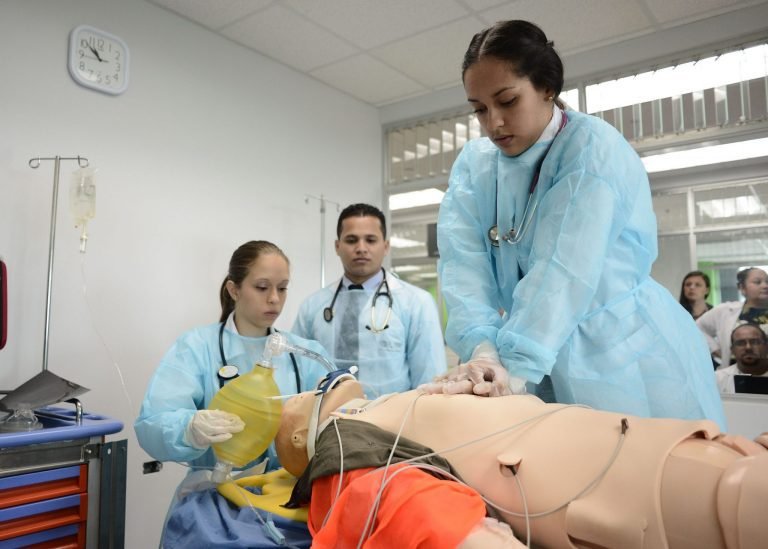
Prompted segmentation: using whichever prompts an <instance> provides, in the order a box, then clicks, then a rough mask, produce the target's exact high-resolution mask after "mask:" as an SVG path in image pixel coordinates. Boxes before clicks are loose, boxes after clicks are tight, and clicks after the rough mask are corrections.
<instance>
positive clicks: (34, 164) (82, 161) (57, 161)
mask: <svg viewBox="0 0 768 549" xmlns="http://www.w3.org/2000/svg"><path fill="white" fill-rule="evenodd" d="M43 160H53V200H52V204H51V233H50V236H49V237H48V284H47V286H46V290H45V337H44V339H43V371H46V370H47V369H48V339H49V335H50V328H51V286H52V283H53V250H54V243H55V242H56V205H57V204H58V201H59V171H60V166H61V161H62V160H77V165H78V166H79V167H81V168H87V167H88V159H87V158H85V157H83V156H79V155H78V156H52V157H46V158H43V157H40V156H36V157H35V158H31V159H30V160H29V167H30V168H32V169H33V170H36V169H37V168H39V167H40V162H41V161H43Z"/></svg>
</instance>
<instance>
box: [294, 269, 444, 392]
mask: <svg viewBox="0 0 768 549" xmlns="http://www.w3.org/2000/svg"><path fill="white" fill-rule="evenodd" d="M338 283H339V281H338V280H336V281H335V282H334V283H332V284H330V285H328V286H326V287H325V288H323V289H321V290H319V291H317V292H315V293H314V294H312V295H311V296H309V297H308V298H307V299H305V300H304V302H303V303H302V304H301V307H300V308H299V313H298V315H297V317H296V321H295V322H294V325H293V332H294V333H296V334H299V335H301V336H303V337H306V338H310V339H314V340H317V341H319V342H320V343H321V344H322V345H323V346H324V347H325V348H326V349H328V350H329V352H332V353H336V349H338V348H339V345H337V343H338V341H337V340H338V339H339V338H342V337H346V336H345V334H342V333H340V332H341V325H342V322H341V319H342V316H343V309H344V307H345V303H346V298H347V297H348V294H349V292H348V291H345V290H342V291H341V292H340V293H339V296H338V298H337V300H336V303H335V304H334V318H333V320H332V321H331V322H326V321H325V319H324V318H323V309H324V308H325V307H329V306H330V304H331V301H333V295H334V293H335V292H336V288H337V287H338ZM387 283H388V285H389V289H390V292H391V294H392V314H391V315H390V317H389V321H388V322H387V324H388V326H389V327H388V328H387V329H385V330H383V331H381V332H379V333H374V331H372V330H370V329H369V327H370V324H371V305H372V302H373V299H372V298H373V290H370V291H369V290H366V299H365V303H364V305H363V308H362V311H361V312H360V316H359V322H358V329H357V333H358V337H359V349H360V351H359V357H358V360H351V359H349V357H344V356H334V358H333V360H334V362H335V364H336V366H338V367H339V368H347V367H349V366H351V365H352V364H353V363H354V364H357V365H358V366H359V369H360V370H359V373H358V378H359V380H360V382H361V384H362V385H363V388H364V390H365V392H366V395H367V396H369V397H377V396H381V395H383V394H387V393H393V392H399V391H407V390H409V389H414V388H416V387H417V386H418V385H420V384H422V383H427V382H429V381H431V380H432V378H434V377H435V376H436V375H439V374H442V373H444V372H445V369H446V362H445V344H444V342H443V334H442V329H441V327H440V320H439V318H438V315H437V306H436V305H435V300H434V299H433V298H432V296H431V295H429V293H427V292H426V291H425V290H422V289H421V288H417V287H416V286H413V285H411V284H408V283H407V282H404V281H402V280H400V279H398V278H397V277H395V276H394V275H393V274H392V273H390V272H387ZM386 315H387V299H386V298H385V297H380V298H379V299H378V300H377V301H376V310H375V319H376V321H375V325H376V326H379V325H383V324H384V319H385V318H386Z"/></svg>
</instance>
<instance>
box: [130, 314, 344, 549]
mask: <svg viewBox="0 0 768 549" xmlns="http://www.w3.org/2000/svg"><path fill="white" fill-rule="evenodd" d="M220 326H221V324H219V323H216V324H211V325H208V326H203V327H201V328H195V329H193V330H190V331H189V332H187V333H185V334H184V335H182V336H181V337H179V339H178V340H176V343H174V345H173V347H171V349H170V350H169V351H168V352H167V353H166V354H165V356H164V357H163V359H162V361H161V362H160V366H158V368H157V370H156V371H155V373H154V375H153V376H152V379H151V380H150V382H149V386H148V387H147V392H146V395H145V397H144V401H143V402H142V405H141V413H140V414H139V417H138V418H137V419H136V422H135V423H134V429H135V430H136V436H137V438H138V440H139V444H140V445H141V447H142V448H143V449H144V451H146V452H147V453H148V454H149V455H150V456H152V457H153V458H155V459H157V460H160V461H177V462H187V463H188V464H189V465H190V467H191V468H190V474H191V473H194V472H195V471H198V470H200V469H212V468H213V465H214V464H215V462H216V458H215V456H214V454H213V450H211V449H210V448H208V449H205V450H199V449H197V448H193V447H192V446H190V445H189V444H187V442H186V441H185V440H184V433H185V431H186V428H187V424H188V423H189V420H190V419H191V418H192V416H193V415H194V413H195V412H196V411H197V410H202V409H205V408H207V407H208V405H209V404H210V402H211V399H212V398H213V395H214V394H215V393H216V392H217V391H218V390H219V378H218V376H217V373H218V370H219V368H220V367H221V365H222V364H221V358H220V353H219V328H220ZM281 333H282V334H283V335H285V336H286V339H287V340H288V342H289V343H290V344H291V345H295V346H300V347H304V348H306V349H309V350H311V351H314V352H316V353H318V354H321V355H323V356H325V357H326V358H330V357H328V354H327V353H326V352H325V349H323V347H322V346H321V345H320V344H319V343H317V342H316V341H308V340H306V339H304V338H301V337H298V336H295V335H293V334H291V333H288V332H281ZM266 341H267V338H266V337H255V338H254V337H245V336H241V335H238V334H237V333H235V332H233V331H230V330H229V329H228V328H226V327H225V329H224V334H223V338H222V343H223V346H224V356H225V357H226V359H227V364H229V365H232V366H237V367H238V370H239V373H240V375H243V374H245V373H247V372H250V371H251V370H252V369H253V367H254V365H255V364H256V362H257V361H259V360H260V359H261V358H262V356H263V354H264V345H265V344H266ZM295 358H296V362H297V364H298V368H299V374H300V377H301V382H300V383H301V387H300V388H297V387H296V377H295V375H294V369H293V364H292V362H291V357H290V355H288V354H282V355H279V356H277V357H273V358H272V366H273V367H274V378H275V382H276V383H277V386H278V388H279V389H280V393H281V394H293V393H296V392H298V391H299V389H300V390H301V391H308V390H311V389H314V388H315V387H316V386H317V384H318V382H319V381H320V380H321V379H322V378H323V377H324V376H325V374H326V373H327V371H326V369H325V367H324V366H322V365H321V364H319V363H318V362H315V361H313V360H311V359H308V358H305V357H303V356H301V355H295ZM265 456H266V457H268V458H269V464H268V468H269V469H276V468H277V467H279V466H280V465H279V463H278V461H277V456H276V454H275V451H274V445H270V447H269V449H268V450H267V452H265V455H263V456H258V457H256V459H254V461H253V462H252V463H250V464H248V465H247V466H246V467H244V469H245V468H248V467H250V466H252V465H254V464H256V463H257V462H260V461H261V460H262V459H263V458H264V457H265ZM209 496H211V497H208V498H205V497H203V496H200V495H195V494H192V495H190V496H187V497H186V498H185V499H183V500H181V501H178V498H177V497H176V496H174V498H173V500H172V502H171V507H170V509H169V510H168V516H167V517H166V520H170V521H176V522H173V524H177V523H178V521H182V522H184V523H185V524H188V525H194V529H195V531H192V532H189V535H190V536H191V537H195V536H197V537H198V538H199V539H205V535H207V534H209V533H211V532H214V531H216V532H220V533H221V532H223V535H225V536H230V537H231V538H232V539H238V537H239V536H242V535H246V533H247V532H248V531H249V528H250V527H251V525H252V524H256V520H258V519H257V518H255V517H253V516H251V515H250V514H248V513H235V514H233V515H232V517H230V518H229V519H228V520H224V521H220V520H219V518H217V517H218V515H210V522H205V521H204V520H203V521H201V520H200V517H204V516H206V513H205V512H203V509H202V508H201V509H200V510H199V511H200V512H198V513H195V512H194V509H195V507H196V506H198V505H202V502H205V503H206V504H212V499H215V496H216V495H215V494H212V493H209ZM201 498H202V499H201ZM213 503H215V502H213ZM220 505H222V506H226V504H225V503H224V502H221V503H220ZM242 521H245V522H242ZM169 524H170V522H169ZM191 527H192V526H190V528H191ZM173 534H174V531H170V532H169V531H168V530H166V529H165V528H164V533H163V544H164V546H165V547H169V548H170V547H185V546H186V545H185V543H181V544H177V543H175V542H174V540H173V539H171V537H168V535H171V536H172V535H173ZM252 546H253V547H257V546H261V545H258V544H256V543H255V542H254V545H252Z"/></svg>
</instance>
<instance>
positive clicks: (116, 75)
mask: <svg viewBox="0 0 768 549" xmlns="http://www.w3.org/2000/svg"><path fill="white" fill-rule="evenodd" d="M118 77H119V75H118V74H117V73H115V76H114V79H115V82H117V81H118V80H119V78H118Z"/></svg>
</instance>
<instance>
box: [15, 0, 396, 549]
mask: <svg viewBox="0 0 768 549" xmlns="http://www.w3.org/2000/svg"><path fill="white" fill-rule="evenodd" d="M80 24H90V25H93V26H96V27H99V28H102V29H104V30H107V31H109V32H111V33H113V34H116V35H118V36H120V37H121V38H123V39H124V40H125V41H126V42H127V43H128V46H129V48H130V53H131V67H130V86H129V88H128V90H127V91H126V92H125V94H123V95H121V96H118V97H112V96H107V95H103V94H100V93H98V92H94V91H90V90H87V89H84V88H82V87H79V86H77V85H76V84H75V83H74V82H73V81H72V79H71V78H70V76H69V74H68V72H67V69H66V60H67V55H66V52H67V46H68V35H69V32H70V30H71V29H72V28H74V27H75V26H77V25H80ZM0 51H2V54H0V74H2V84H0V256H1V257H2V258H3V259H4V260H5V261H6V263H7V264H8V268H9V281H10V285H9V301H10V309H9V321H10V327H9V335H8V345H7V347H6V348H5V349H4V350H3V351H0V388H3V389H9V388H13V387H16V386H18V385H19V384H21V383H22V382H23V381H25V380H27V379H29V378H31V377H32V376H33V375H35V374H37V373H38V372H39V371H40V369H41V364H42V343H43V333H44V318H45V284H46V276H47V260H48V231H49V219H50V213H51V211H50V210H51V194H52V187H53V185H52V180H53V163H50V162H49V163H44V164H43V165H42V166H41V167H40V168H39V169H37V170H33V169H30V168H29V167H28V166H27V162H28V160H29V159H30V158H32V157H34V156H37V155H41V156H55V155H60V156H73V155H78V154H79V155H83V156H87V157H88V158H89V159H90V161H91V163H92V166H94V167H96V168H98V170H99V171H98V175H97V179H96V183H97V186H98V199H97V215H96V218H95V219H94V220H93V221H92V222H91V224H90V235H91V238H90V240H89V243H88V251H87V253H86V254H85V255H81V254H79V253H78V237H79V232H78V231H77V230H75V229H74V228H73V227H72V222H71V218H70V216H69V213H68V209H67V191H68V187H69V176H70V174H71V172H72V171H73V170H74V169H75V168H76V165H75V164H74V163H63V164H62V171H61V189H60V196H59V201H58V223H57V235H56V247H55V270H54V279H53V292H52V317H51V337H50V358H49V369H50V370H51V371H52V372H54V373H56V374H58V375H60V376H62V377H65V378H67V379H70V380H72V381H75V382H77V383H80V384H82V385H85V386H86V387H89V388H90V389H91V391H90V392H89V393H87V394H85V395H84V396H83V397H82V401H83V403H84V405H85V407H86V410H92V411H96V412H99V413H101V414H105V415H108V416H111V417H114V418H118V419H120V420H122V421H123V422H124V423H125V430H124V431H123V432H122V433H121V434H120V435H118V436H113V437H110V438H112V439H117V438H127V439H128V444H129V464H128V500H127V506H128V512H127V525H126V532H127V534H126V546H127V547H152V546H154V545H156V543H157V540H158V537H159V532H160V526H161V522H162V518H163V516H164V513H165V509H166V506H167V502H168V500H169V498H170V496H171V492H172V490H173V487H174V486H175V484H176V482H177V481H178V479H179V478H180V475H181V474H182V471H181V468H180V467H178V466H176V467H175V468H174V467H173V466H171V467H168V468H166V470H165V471H163V472H162V473H160V474H155V475H148V476H143V475H142V474H141V463H142V462H143V461H146V460H148V459H150V458H149V457H148V456H147V455H146V454H145V453H144V452H143V451H142V450H141V449H140V448H139V446H138V444H137V442H136V439H135V436H134V433H133V427H132V424H133V420H134V418H135V417H136V415H137V413H138V409H139V406H140V403H141V399H142V396H143V393H144V389H145V387H146V384H147V381H148V379H149V377H150V375H151V374H152V372H153V370H154V368H155V366H156V364H157V363H158V361H159V359H160V358H161V356H162V354H163V353H164V352H165V351H166V349H167V348H168V347H169V346H170V345H171V343H172V342H173V340H174V339H175V338H176V337H177V336H178V335H179V334H180V333H181V332H183V331H184V330H187V329H189V328H191V327H193V326H195V325H199V324H205V323H209V322H213V321H215V320H216V319H217V316H218V289H219V284H220V282H221V280H222V278H223V277H224V275H225V273H226V268H227V262H228V260H229V256H230V255H231V253H232V251H233V250H234V248H235V247H236V246H238V245H239V244H241V243H242V242H244V241H246V240H250V239H268V240H271V241H273V242H275V243H277V244H278V245H279V246H281V247H282V248H283V249H284V250H285V252H286V253H287V254H288V256H289V257H290V258H291V260H292V264H293V269H292V282H291V289H290V297H289V300H288V304H287V306H286V309H285V311H284V312H283V315H282V317H281V318H280V319H279V321H278V324H277V325H278V327H282V328H287V327H290V326H291V324H292V322H293V317H294V314H295V312H296V310H297V309H298V305H299V303H300V301H301V299H302V297H303V296H305V295H307V294H308V293H309V292H311V291H313V290H315V289H316V288H317V286H318V285H319V279H320V276H319V275H320V273H319V269H320V266H319V265H320V255H319V224H320V213H319V206H318V204H317V203H310V204H305V203H304V195H305V194H313V195H320V194H321V193H322V194H324V195H325V196H326V197H327V198H329V199H330V200H335V201H337V202H341V203H342V204H347V203H350V202H356V201H367V202H372V203H375V204H378V203H379V202H380V197H381V130H380V123H379V118H378V112H377V111H376V110H375V109H374V108H372V107H369V106H367V105H365V104H363V103H360V102H358V101H356V100H354V99H351V98H350V97H348V96H345V95H343V94H340V93H338V92H336V91H334V90H332V89H330V88H328V87H326V86H324V85H323V84H321V83H319V82H317V81H314V80H311V79H308V78H306V77H304V76H302V75H299V74H298V73H296V72H294V71H292V70H290V69H288V68H286V67H284V66H281V65H279V64H277V63H274V62H272V61H270V60H268V59H266V58H263V57H261V56H259V55H257V54H255V53H254V52H252V51H249V50H246V49H244V48H242V47H239V46H237V45H235V44H233V43H231V42H229V41H227V40H224V39H223V38H220V37H217V36H215V35H213V34H212V33H209V32H208V31H206V30H205V29H203V28H201V27H199V26H197V25H195V24H192V23H190V22H187V21H185V20H183V19H181V18H179V17H177V16H174V15H172V14H170V13H169V12H166V11H164V10H161V9H159V8H157V7H155V6H152V5H151V4H148V3H146V2H144V1H143V0H34V1H29V0H5V1H3V2H2V3H0ZM342 167H343V168H342ZM335 217H336V211H335V208H332V207H331V208H329V209H328V218H327V219H326V226H327V237H328V238H329V239H332V238H333V235H334V233H335ZM331 244H332V243H331V242H330V241H329V243H328V245H327V247H326V268H327V273H326V276H327V278H328V279H329V280H330V278H332V277H335V276H337V275H338V274H339V273H340V269H339V268H338V260H337V259H336V256H335V254H334V252H333V247H332V245H331ZM118 368H119V371H118ZM121 379H122V380H124V382H125V385H124V386H123V384H122V381H121ZM169 470H170V471H169Z"/></svg>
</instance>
